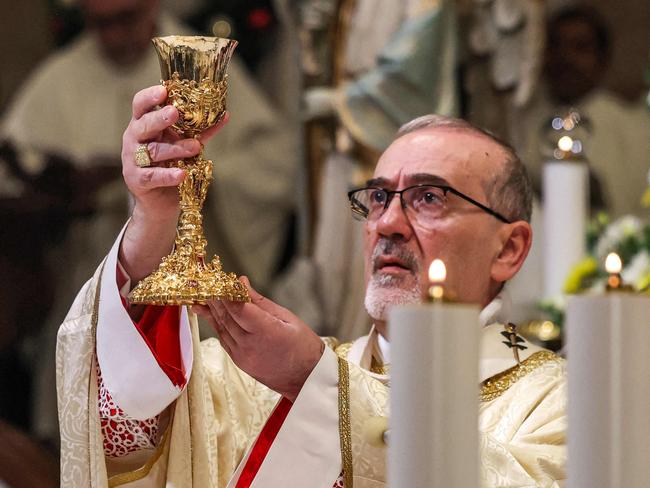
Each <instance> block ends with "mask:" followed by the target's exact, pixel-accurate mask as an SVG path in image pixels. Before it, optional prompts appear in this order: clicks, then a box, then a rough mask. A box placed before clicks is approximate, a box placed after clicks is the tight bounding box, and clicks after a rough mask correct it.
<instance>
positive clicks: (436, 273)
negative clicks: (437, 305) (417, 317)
mask: <svg viewBox="0 0 650 488" xmlns="http://www.w3.org/2000/svg"><path fill="white" fill-rule="evenodd" d="M446 278H447V269H446V268H445V263H443V262H442V259H434V260H433V262H432V263H431V266H429V301H430V302H440V301H443V300H444V298H445V279H446Z"/></svg>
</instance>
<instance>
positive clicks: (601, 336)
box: [566, 292, 650, 488]
mask: <svg viewBox="0 0 650 488" xmlns="http://www.w3.org/2000/svg"><path fill="white" fill-rule="evenodd" d="M566 327H567V346H568V361H569V362H568V373H569V383H568V385H569V408H568V414H569V419H568V421H569V430H568V448H569V452H568V486H569V488H584V487H586V486H588V487H590V488H612V487H625V488H646V487H647V486H648V484H649V483H650V297H649V296H640V295H634V294H631V293H621V292H613V293H608V294H607V295H601V296H593V295H592V296H576V297H572V298H571V300H570V301H569V305H568V310H567V323H566Z"/></svg>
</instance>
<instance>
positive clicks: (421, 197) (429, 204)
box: [348, 185, 510, 225]
mask: <svg viewBox="0 0 650 488" xmlns="http://www.w3.org/2000/svg"><path fill="white" fill-rule="evenodd" d="M448 193H452V194H454V195H456V196H458V197H460V198H462V199H463V200H465V201H467V202H469V203H471V204H472V205H474V206H476V207H478V208H480V209H481V210H483V211H484V212H487V213H489V214H490V215H492V216H493V217H496V218H497V219H499V220H500V221H501V222H505V223H506V224H509V223H510V220H508V219H506V218H505V217H504V216H503V215H501V214H500V213H498V212H496V211H494V210H492V209H491V208H489V207H487V206H485V205H483V204H482V203H479V202H477V201H476V200H474V199H473V198H471V197H468V196H467V195H464V194H463V193H461V192H459V191H458V190H456V189H454V188H452V187H450V186H446V185H415V186H409V187H408V188H404V189H403V190H395V191H390V190H386V189H384V188H373V187H369V188H358V189H356V190H352V191H350V192H348V198H349V200H350V208H351V210H352V215H353V216H354V217H355V218H356V219H358V220H368V221H370V222H374V221H376V220H378V219H379V218H380V217H381V216H382V215H383V214H384V211H385V210H386V209H387V208H388V206H389V205H390V202H391V201H392V199H393V197H394V196H395V195H399V197H400V203H401V204H402V208H403V209H404V210H406V211H409V210H410V211H411V212H412V214H413V216H414V217H415V219H416V220H417V221H418V222H419V223H421V224H422V225H428V224H432V223H433V222H434V221H436V220H438V219H440V218H441V217H442V215H443V212H444V210H445V208H446V206H447V194H448Z"/></svg>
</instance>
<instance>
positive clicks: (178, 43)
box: [129, 36, 250, 305]
mask: <svg viewBox="0 0 650 488" xmlns="http://www.w3.org/2000/svg"><path fill="white" fill-rule="evenodd" d="M153 43H154V46H155V47H156V52H157V54H158V59H159V61H160V69H161V73H162V75H163V81H162V83H163V85H164V86H165V88H166V89H167V104H168V105H173V106H174V107H176V109H177V110H178V111H179V114H180V116H179V118H178V120H177V121H176V123H174V125H173V126H172V128H173V130H175V131H176V132H177V133H178V134H179V135H180V136H182V137H196V136H198V135H199V134H201V132H203V131H205V130H207V129H209V128H210V127H212V126H214V125H215V124H217V123H218V122H219V120H221V118H222V117H223V114H224V113H225V111H226V90H227V86H228V85H227V81H226V68H227V66H228V62H229V61H230V58H231V56H232V53H233V50H234V49H235V46H236V45H237V42H236V41H233V40H231V39H219V38H215V37H184V36H168V37H157V38H155V39H153ZM174 166H175V167H177V168H181V169H183V170H185V172H186V176H185V179H184V180H183V182H182V183H181V184H180V185H179V187H178V191H179V197H180V209H181V214H180V217H179V220H178V225H177V229H176V240H175V244H176V245H175V247H174V251H173V252H172V253H171V254H170V255H169V256H167V257H165V258H163V260H162V262H161V263H160V267H159V268H158V269H157V270H156V271H155V272H154V273H153V274H151V275H149V276H147V277H146V278H145V279H144V280H142V281H141V282H140V283H139V284H138V285H137V286H136V287H135V288H134V289H133V291H132V292H131V294H130V296H129V298H130V300H131V302H132V303H147V304H154V305H190V304H205V303H207V302H208V301H209V300H217V299H225V300H236V301H249V300H250V297H249V296H248V289H247V288H246V287H245V286H244V284H243V283H242V282H240V281H239V280H238V279H237V276H236V275H235V274H234V273H225V272H224V271H223V270H222V268H221V261H220V260H219V257H217V256H215V257H214V258H213V259H212V260H211V261H210V262H206V259H205V255H206V246H207V241H206V239H205V235H204V233H203V217H202V215H201V209H202V208H203V204H204V202H205V197H206V195H207V193H208V187H209V186H210V182H211V181H212V161H210V160H208V159H204V158H203V152H201V153H200V154H199V155H198V156H194V157H192V158H187V159H181V160H179V161H176V163H175V164H174Z"/></svg>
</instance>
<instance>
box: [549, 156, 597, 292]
mask: <svg viewBox="0 0 650 488" xmlns="http://www.w3.org/2000/svg"><path fill="white" fill-rule="evenodd" d="M542 178H543V189H542V191H543V197H544V206H543V208H544V239H543V242H544V295H545V296H547V297H554V296H557V295H560V294H562V290H563V289H564V282H565V280H566V277H567V275H568V273H569V271H570V270H571V268H572V267H573V266H574V265H575V264H576V263H578V261H580V259H582V257H583V256H584V254H585V250H586V249H585V247H586V246H585V235H586V222H587V216H588V214H589V206H588V205H589V169H588V167H587V164H586V163H584V162H576V161H572V162H566V161H564V162H563V161H548V162H546V163H545V164H544V170H543V176H542Z"/></svg>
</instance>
